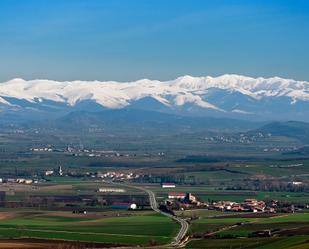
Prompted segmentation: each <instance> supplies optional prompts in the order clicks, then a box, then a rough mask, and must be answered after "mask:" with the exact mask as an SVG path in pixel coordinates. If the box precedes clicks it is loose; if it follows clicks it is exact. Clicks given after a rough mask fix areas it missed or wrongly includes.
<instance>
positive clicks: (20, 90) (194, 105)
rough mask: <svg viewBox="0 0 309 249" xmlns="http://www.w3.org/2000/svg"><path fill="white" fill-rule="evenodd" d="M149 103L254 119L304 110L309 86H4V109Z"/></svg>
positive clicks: (186, 80)
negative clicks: (272, 109) (281, 108)
mask: <svg viewBox="0 0 309 249" xmlns="http://www.w3.org/2000/svg"><path fill="white" fill-rule="evenodd" d="M144 98H152V99H154V100H156V101H157V102H159V103H161V104H162V108H163V107H166V108H169V109H171V111H175V110H177V111H181V110H182V109H185V110H186V111H189V112H196V113H198V112H203V110H206V111H207V110H208V111H215V112H222V113H227V112H230V113H234V114H235V113H238V114H240V113H242V114H248V113H250V114H251V113H257V112H261V111H262V110H263V108H264V109H265V108H266V107H267V105H270V104H269V102H270V101H272V102H273V103H275V102H274V100H276V101H277V102H278V103H277V102H276V105H280V103H281V102H282V103H281V105H287V106H298V105H297V103H298V102H301V103H303V104H304V103H306V105H307V104H308V102H309V82H306V81H296V80H292V79H283V78H280V77H272V78H262V77H259V78H252V77H247V76H242V75H236V74H225V75H222V76H218V77H211V76H206V77H193V76H190V75H185V76H182V77H178V78H176V79H174V80H170V81H158V80H149V79H141V80H137V81H133V82H116V81H78V80H76V81H63V82H60V81H53V80H40V79H39V80H29V81H27V80H24V79H20V78H16V79H12V80H10V81H7V82H3V83H0V105H2V106H5V105H7V106H9V105H14V106H16V105H17V106H18V105H20V104H18V103H20V101H19V102H18V101H16V100H22V101H26V102H29V103H32V104H40V105H42V104H44V103H45V102H46V101H52V102H55V103H61V104H64V105H67V106H71V107H74V106H75V105H76V104H78V103H81V102H83V101H92V102H94V103H97V104H98V105H101V106H103V107H105V108H112V109H117V108H123V107H127V106H130V105H131V104H133V103H135V102H136V101H139V100H142V99H144ZM13 100H15V102H14V101H13ZM13 102H14V103H13ZM306 107H307V106H306ZM141 108H142V107H141ZM267 108H268V107H267ZM276 108H278V107H276ZM297 108H298V107H297ZM2 109H3V107H2ZM235 110H236V111H235ZM264 111H265V112H267V111H268V110H266V109H265V110H264Z"/></svg>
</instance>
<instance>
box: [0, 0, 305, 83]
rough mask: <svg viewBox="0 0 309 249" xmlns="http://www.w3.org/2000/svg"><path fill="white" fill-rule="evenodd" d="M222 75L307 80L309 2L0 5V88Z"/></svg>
mask: <svg viewBox="0 0 309 249" xmlns="http://www.w3.org/2000/svg"><path fill="white" fill-rule="evenodd" d="M224 73H237V74H244V75H249V76H266V77H268V76H275V75H276V76H282V77H288V78H295V79H300V80H309V1H305V0H304V1H302V0H290V1H285V0H277V1H274V0H273V1H272V0H265V1H263V0H243V1H240V0H239V1H233V0H226V1H224V0H209V1H207V0H200V1H198V0H187V1H183V0H152V1H150V0H1V1H0V81H5V80H8V79H11V78H15V77H22V78H25V79H34V78H48V79H56V80H74V79H81V80H94V79H98V80H121V81H125V80H136V79H140V78H151V79H160V80H165V79H173V78H175V77H178V76H181V75H186V74H190V75H193V76H202V75H213V76H216V75H220V74H224Z"/></svg>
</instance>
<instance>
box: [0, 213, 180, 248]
mask: <svg viewBox="0 0 309 249" xmlns="http://www.w3.org/2000/svg"><path fill="white" fill-rule="evenodd" d="M177 229H178V225H177V224H176V223H175V222H173V221H172V220H170V219H169V218H167V217H165V216H162V215H158V214H156V213H149V212H148V213H147V214H146V213H143V214H142V215H134V216H130V217H109V218H100V217H98V218H96V217H94V216H90V217H87V215H86V216H85V217H84V216H82V215H81V216H78V215H76V216H72V214H70V213H67V214H65V215H64V214H63V212H62V213H60V214H59V215H58V214H57V213H55V212H53V213H49V212H23V213H18V212H17V213H15V214H14V216H13V217H11V218H6V219H3V220H1V223H0V234H1V235H0V236H1V238H2V239H4V238H21V237H29V238H50V239H64V240H79V241H92V242H102V243H121V244H130V245H131V244H132V245H141V244H144V245H146V244H148V243H149V242H150V241H156V242H157V243H158V244H164V243H168V242H170V241H171V240H172V239H173V237H174V236H175V234H176V233H177Z"/></svg>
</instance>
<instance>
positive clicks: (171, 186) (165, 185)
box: [161, 182, 176, 188]
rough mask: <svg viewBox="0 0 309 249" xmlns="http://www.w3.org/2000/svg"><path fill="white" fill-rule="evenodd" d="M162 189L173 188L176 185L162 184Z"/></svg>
mask: <svg viewBox="0 0 309 249" xmlns="http://www.w3.org/2000/svg"><path fill="white" fill-rule="evenodd" d="M161 186H162V188H175V187H176V185H175V183H170V182H166V183H162V185H161Z"/></svg>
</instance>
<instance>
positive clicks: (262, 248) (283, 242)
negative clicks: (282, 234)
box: [186, 236, 309, 249]
mask: <svg viewBox="0 0 309 249" xmlns="http://www.w3.org/2000/svg"><path fill="white" fill-rule="evenodd" d="M308 247H309V236H295V237H286V238H250V239H248V238H241V239H199V240H193V241H191V242H189V243H188V244H187V246H186V248H190V249H204V248H209V249H236V248H237V249H239V248H248V249H249V248H250V249H274V248H280V249H306V248H308Z"/></svg>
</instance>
